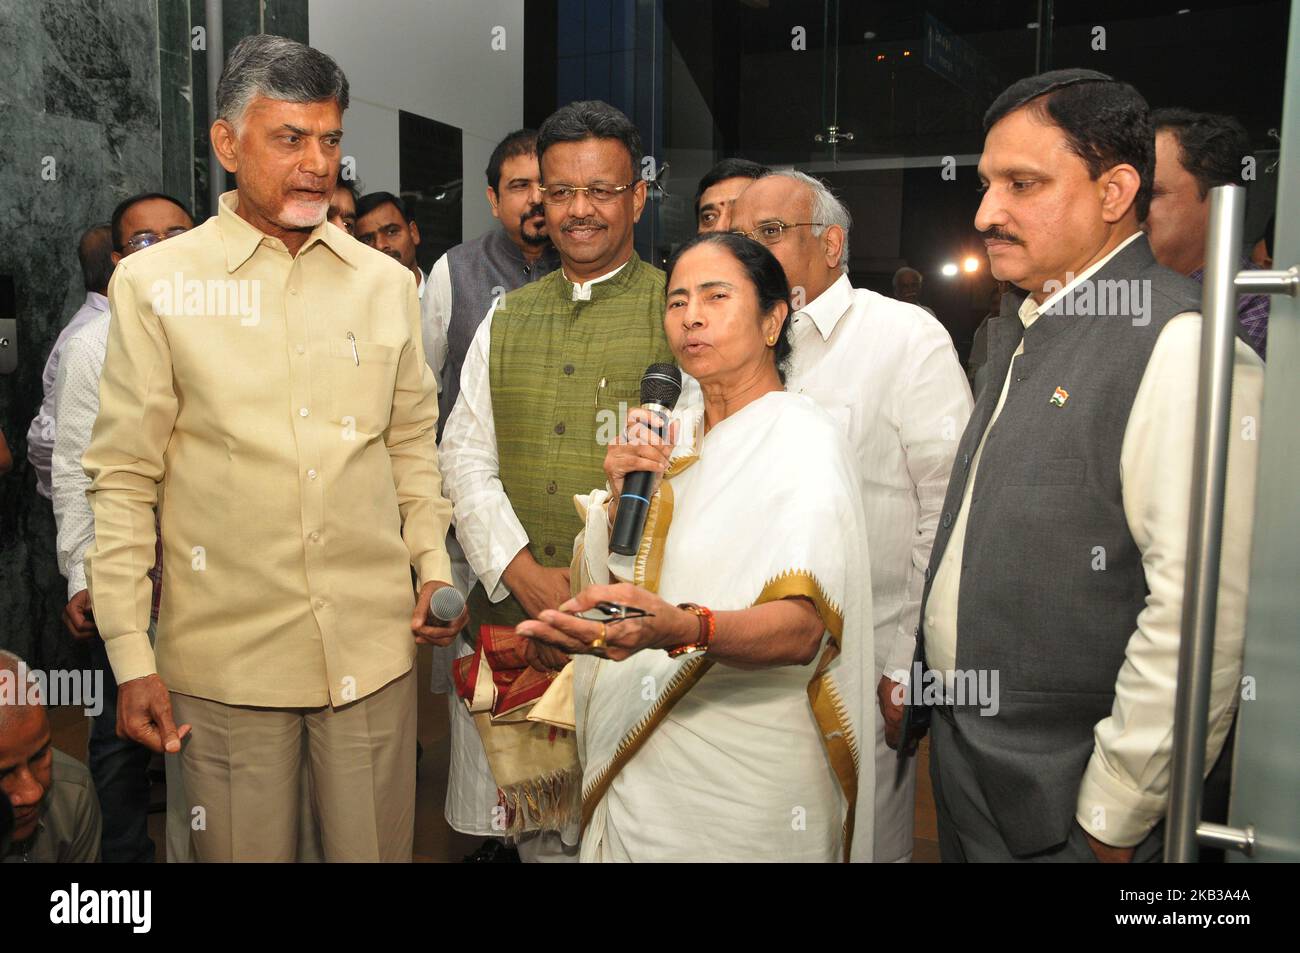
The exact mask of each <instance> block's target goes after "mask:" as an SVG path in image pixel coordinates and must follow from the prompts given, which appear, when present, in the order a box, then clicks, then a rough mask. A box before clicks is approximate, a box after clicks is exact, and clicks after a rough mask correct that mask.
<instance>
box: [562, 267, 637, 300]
mask: <svg viewBox="0 0 1300 953" xmlns="http://www.w3.org/2000/svg"><path fill="white" fill-rule="evenodd" d="M631 260H632V259H630V258H629V259H628V261H631ZM626 267H627V261H625V262H623V264H621V265H619V266H618V267H617V268H615V269H614V270H613V271H610V272H606V273H605V274H603V275H601V276H599V277H598V278H592V279H591V280H590V281H581V282H579V281H571V280H570V279H569V276H568V274H567V273H565V275H564V280H565V281H568V282H569V284H571V285H573V300H574V301H590V300H591V286H592V285H598V284H600V283H601V282H602V281H608V280H609V279H610V278H613V277H614V276H615V275H617V274H618V273H619V272H620V271H622V270H623V269H624V268H626Z"/></svg>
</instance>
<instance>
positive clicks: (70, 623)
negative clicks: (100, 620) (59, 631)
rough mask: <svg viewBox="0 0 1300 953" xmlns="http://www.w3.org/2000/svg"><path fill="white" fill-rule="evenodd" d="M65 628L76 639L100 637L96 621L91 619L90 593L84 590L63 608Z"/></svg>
mask: <svg viewBox="0 0 1300 953" xmlns="http://www.w3.org/2000/svg"><path fill="white" fill-rule="evenodd" d="M63 627H64V628H65V629H67V630H68V632H70V633H71V634H72V637H73V638H74V639H89V638H93V637H94V636H97V635H99V629H97V628H95V620H94V619H93V618H91V611H90V593H89V592H88V591H86V590H85V589H82V590H81V591H80V592H79V593H77V594H76V595H75V596H73V597H72V598H71V599H69V600H68V604H67V605H66V606H64V607H63Z"/></svg>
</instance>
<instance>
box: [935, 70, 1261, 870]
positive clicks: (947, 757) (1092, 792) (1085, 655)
mask: <svg viewBox="0 0 1300 953" xmlns="http://www.w3.org/2000/svg"><path fill="white" fill-rule="evenodd" d="M984 127H985V130H986V133H987V135H986V139H985V143H984V153H983V155H982V156H981V158H980V163H979V176H980V180H981V182H982V183H983V185H984V187H985V191H984V198H983V200H982V201H981V203H980V208H979V212H978V213H977V215H976V217H975V227H976V228H977V229H979V231H980V232H981V233H982V235H983V237H984V242H985V246H986V247H987V249H988V255H989V265H990V270H991V271H992V273H993V277H994V278H997V279H999V280H1002V281H1009V282H1010V283H1011V284H1012V286H1013V287H1012V288H1011V290H1010V291H1009V292H1008V293H1007V294H1006V295H1004V297H1003V299H1002V311H1001V314H1000V316H999V317H997V318H993V319H991V320H990V322H989V331H988V365H987V366H988V373H989V378H988V383H987V386H985V387H984V388H983V389H982V390H981V392H980V395H979V399H978V401H977V402H976V405H975V410H974V412H973V413H972V415H971V418H970V423H969V424H968V425H967V427H966V431H965V433H964V434H963V436H962V440H961V444H960V446H959V447H958V450H957V459H956V462H955V464H954V466H953V473H952V477H951V479H950V480H949V483H948V494H947V497H946V499H945V500H944V507H943V514H942V516H941V517H940V521H939V529H938V533H937V535H936V537H935V541H934V549H933V551H932V554H931V558H930V568H929V572H928V577H929V579H928V582H927V585H926V591H925V596H924V599H923V604H922V612H921V636H922V639H921V645H922V647H923V648H922V650H923V659H924V663H925V665H926V666H927V667H928V669H927V670H926V671H925V675H924V679H922V678H920V677H917V676H919V675H920V674H921V673H920V672H919V671H915V670H914V673H913V675H914V677H913V679H912V685H911V686H910V690H911V692H912V696H911V701H912V702H913V703H916V702H917V701H918V697H917V693H918V691H920V690H921V688H922V685H921V684H920V683H921V682H923V681H924V682H926V683H927V685H929V686H934V685H937V684H938V681H939V679H942V681H943V684H944V687H945V689H946V692H945V693H944V697H943V698H942V703H941V704H938V705H935V706H934V717H933V718H932V719H931V727H932V729H933V732H934V736H933V738H932V740H931V760H930V770H931V777H932V780H933V783H934V793H935V802H936V806H937V809H938V821H939V846H940V851H941V853H942V856H943V859H944V860H946V861H985V860H996V861H1007V860H1017V861H1021V860H1026V861H1093V860H1102V861H1115V862H1128V861H1145V860H1158V859H1160V856H1161V851H1162V846H1163V845H1162V834H1163V824H1162V818H1163V816H1164V813H1165V810H1166V807H1167V804H1168V800H1169V776H1170V771H1169V763H1170V758H1171V741H1172V736H1173V717H1174V692H1175V686H1176V684H1177V674H1178V651H1179V640H1180V635H1179V632H1180V622H1181V616H1182V611H1183V583H1184V577H1185V575H1186V557H1187V533H1188V528H1187V525H1188V512H1189V505H1190V498H1191V475H1192V469H1193V459H1192V457H1193V442H1194V429H1195V417H1196V394H1197V370H1198V353H1199V348H1200V337H1201V323H1202V322H1201V315H1200V313H1199V310H1200V297H1201V295H1200V286H1199V285H1197V284H1195V283H1194V282H1192V281H1190V280H1189V279H1187V278H1184V277H1183V276H1181V275H1179V274H1177V273H1175V272H1173V271H1170V270H1169V269H1168V268H1165V267H1163V266H1161V265H1159V264H1157V263H1156V260H1155V257H1154V256H1153V255H1152V252H1151V247H1150V245H1149V244H1148V243H1147V238H1146V236H1145V235H1144V234H1143V233H1142V232H1141V231H1140V230H1139V223H1140V222H1141V221H1142V220H1143V219H1144V218H1145V217H1146V214H1147V209H1148V207H1149V206H1150V203H1151V190H1152V178H1153V169H1154V166H1155V136H1154V134H1153V132H1152V126H1151V120H1150V116H1149V114H1148V109H1147V104H1146V102H1145V100H1143V98H1142V96H1141V95H1140V94H1139V93H1138V92H1137V90H1135V89H1134V88H1133V87H1132V86H1130V85H1128V84H1127V83H1122V82H1118V81H1116V80H1114V79H1112V78H1111V77H1109V76H1106V75H1104V74H1102V73H1097V72H1094V71H1092V70H1077V69H1075V70H1059V71H1054V72H1049V73H1043V74H1041V75H1039V76H1032V77H1029V78H1027V79H1022V80H1020V81H1018V82H1016V83H1014V84H1012V85H1011V86H1010V87H1009V88H1008V89H1007V90H1006V91H1005V92H1004V93H1002V95H1001V96H999V97H998V99H997V100H996V101H995V102H994V103H993V105H992V106H991V107H990V108H989V111H988V113H987V114H986V115H985V117H984ZM1234 346H1235V351H1234V361H1235V366H1234V372H1233V373H1234V377H1233V388H1232V419H1233V420H1234V421H1243V420H1246V419H1250V418H1253V419H1255V420H1258V419H1259V410H1260V398H1261V390H1262V382H1263V365H1262V362H1261V361H1260V359H1259V358H1258V357H1257V356H1256V355H1255V353H1254V352H1253V351H1252V350H1251V349H1250V348H1249V347H1248V346H1247V345H1246V343H1245V342H1244V341H1241V340H1238V341H1236V342H1235V344H1234ZM1257 448H1258V443H1257V441H1256V440H1255V433H1254V428H1253V427H1249V426H1244V425H1238V426H1234V429H1233V431H1232V436H1231V437H1230V445H1229V451H1228V475H1227V497H1226V504H1225V508H1224V523H1223V554H1222V575H1221V577H1220V583H1219V585H1220V589H1219V602H1218V625H1217V629H1216V638H1215V646H1214V656H1213V659H1212V676H1211V689H1210V708H1209V732H1208V734H1207V738H1206V757H1207V761H1206V764H1207V765H1209V764H1213V762H1214V759H1215V757H1216V755H1217V754H1218V752H1219V750H1220V749H1221V748H1222V746H1223V743H1224V738H1225V736H1226V734H1227V732H1228V728H1229V725H1230V724H1231V723H1232V720H1233V715H1234V713H1235V711H1236V707H1237V698H1238V695H1237V686H1238V683H1239V679H1240V675H1241V653H1242V637H1243V629H1244V625H1245V615H1246V586H1247V579H1248V576H1247V571H1248V567H1249V564H1250V533H1251V524H1252V516H1253V510H1254V493H1255V468H1256V459H1257ZM936 694H937V693H931V695H930V696H929V697H928V698H926V699H923V700H924V701H927V702H931V703H933V701H934V699H935V695H936Z"/></svg>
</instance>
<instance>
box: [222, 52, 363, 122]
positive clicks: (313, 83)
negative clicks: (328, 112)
mask: <svg viewBox="0 0 1300 953" xmlns="http://www.w3.org/2000/svg"><path fill="white" fill-rule="evenodd" d="M256 96H265V97H266V98H267V99H278V100H280V101H281V102H288V103H318V102H321V101H323V100H326V99H333V100H335V101H336V102H337V103H338V104H339V112H344V111H345V110H346V109H347V108H348V78H347V77H346V76H344V75H343V70H341V69H339V65H338V64H337V63H335V62H334V60H332V59H331V58H330V57H328V56H326V55H325V54H324V53H322V52H321V51H320V50H316V49H312V48H311V47H310V46H307V45H306V44H303V43H299V42H298V41H297V40H290V39H288V38H286V37H283V36H272V35H271V34H269V33H257V34H254V35H253V36H248V37H245V38H244V39H242V40H240V41H239V43H237V44H236V45H235V48H234V49H233V50H231V51H230V56H228V57H227V58H226V65H225V68H223V69H222V71H221V80H220V82H218V83H217V118H218V119H224V120H226V122H228V123H230V124H231V125H232V126H237V125H238V124H239V120H240V119H241V118H242V117H243V115H244V110H246V109H247V108H248V104H249V103H251V102H252V101H253V98H254V97H256Z"/></svg>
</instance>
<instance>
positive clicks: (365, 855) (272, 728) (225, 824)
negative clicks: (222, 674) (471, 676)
mask: <svg viewBox="0 0 1300 953" xmlns="http://www.w3.org/2000/svg"><path fill="white" fill-rule="evenodd" d="M415 681H416V680H415V670H414V668H413V669H412V670H411V671H409V672H407V673H406V674H405V675H403V676H402V677H401V678H398V679H395V680H394V681H392V682H389V683H388V684H387V685H385V686H384V687H383V688H381V689H380V690H379V691H377V692H374V693H373V694H371V695H368V696H367V697H365V698H363V699H361V700H360V701H356V702H352V703H351V704H349V705H345V706H343V707H341V708H334V707H332V706H329V705H326V706H325V707H323V708H252V707H245V706H239V705H223V704H221V703H220V702H214V701H209V700H208V699H204V698H196V697H194V696H192V695H182V694H180V693H178V692H173V693H172V696H171V699H172V712H173V715H174V717H175V719H176V723H177V724H178V725H179V724H182V723H189V724H190V725H192V726H193V730H192V731H191V733H190V736H189V737H188V738H187V739H186V740H185V743H184V747H183V748H182V750H181V771H182V774H183V776H184V789H185V795H186V799H187V801H188V802H189V814H190V816H191V818H192V821H191V825H190V826H191V828H192V838H193V842H194V851H195V855H196V859H198V860H199V861H203V862H214V861H215V862H221V861H271V862H292V861H294V860H297V859H299V857H300V855H301V852H300V845H299V837H300V831H301V830H302V829H303V828H304V826H307V825H303V824H302V823H301V820H302V819H301V817H300V813H301V809H302V803H303V798H302V791H303V777H304V774H306V776H307V778H308V780H309V782H310V783H309V784H308V788H309V790H310V792H311V797H310V803H311V808H312V810H313V813H314V814H315V816H316V817H315V819H316V823H317V827H318V828H319V831H320V846H321V848H322V850H323V853H324V858H325V860H326V861H390V862H391V861H396V862H409V861H410V860H411V849H412V841H413V839H414V836H415V731H416V729H415V711H416V709H415V703H416V702H415ZM304 846H305V845H304Z"/></svg>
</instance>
